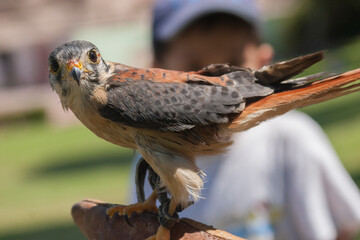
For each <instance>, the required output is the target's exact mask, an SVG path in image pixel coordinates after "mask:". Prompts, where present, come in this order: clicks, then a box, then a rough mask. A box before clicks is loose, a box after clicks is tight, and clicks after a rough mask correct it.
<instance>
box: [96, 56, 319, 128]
mask: <svg viewBox="0 0 360 240" xmlns="http://www.w3.org/2000/svg"><path fill="white" fill-rule="evenodd" d="M322 57H323V53H322V52H319V53H315V54H310V55H307V56H304V57H299V58H296V59H292V60H289V61H287V62H281V63H277V64H274V65H271V66H269V67H267V69H268V70H266V69H263V70H259V71H252V70H250V69H246V68H241V67H234V66H229V65H227V64H212V65H210V66H208V67H206V68H204V69H202V70H200V71H198V72H181V71H168V70H164V69H156V68H152V69H136V68H131V67H127V66H124V65H121V64H115V69H117V70H116V71H115V73H114V74H113V75H112V76H111V77H110V78H109V79H108V81H107V83H106V86H107V87H106V88H105V91H106V93H105V94H106V96H107V97H106V99H107V101H106V103H105V104H104V105H102V107H101V108H100V109H99V110H100V112H101V114H102V116H103V117H105V118H107V119H110V120H112V121H116V122H122V123H124V124H127V125H129V126H133V127H139V128H148V129H157V130H164V131H183V130H186V129H190V128H193V127H195V126H207V125H212V124H219V123H228V122H229V121H230V120H231V119H232V118H233V117H235V116H236V115H237V114H239V113H240V112H241V111H242V110H243V109H244V107H245V103H247V104H248V103H250V102H253V101H255V100H258V99H259V98H263V97H265V96H268V95H270V94H272V93H274V92H276V91H277V90H278V89H280V91H281V90H288V89H289V88H290V89H291V88H292V87H293V86H296V87H299V86H298V85H297V84H294V83H293V82H291V83H286V84H282V82H283V80H285V79H284V76H292V75H294V74H296V73H298V72H299V71H300V70H301V69H305V68H307V67H309V66H310V65H312V64H313V63H315V62H317V61H320V60H321V59H322ZM255 76H258V78H257V77H255ZM263 78H264V79H265V80H262V79H263ZM267 79H271V80H267ZM269 82H270V83H269ZM301 82H302V83H303V82H304V80H303V79H302V80H301ZM295 83H298V82H295ZM305 83H307V82H306V81H305Z"/></svg>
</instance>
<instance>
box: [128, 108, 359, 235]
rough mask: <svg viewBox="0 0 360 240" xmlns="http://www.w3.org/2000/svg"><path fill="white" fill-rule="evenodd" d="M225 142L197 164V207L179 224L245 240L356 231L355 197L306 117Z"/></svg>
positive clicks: (294, 115)
mask: <svg viewBox="0 0 360 240" xmlns="http://www.w3.org/2000/svg"><path fill="white" fill-rule="evenodd" d="M233 140H234V144H233V145H232V146H231V147H230V148H229V150H228V151H227V152H226V153H224V154H221V155H218V156H213V157H200V158H198V159H197V164H198V166H199V167H200V169H202V170H203V171H204V172H205V173H206V174H207V177H206V180H205V181H206V182H205V188H204V190H203V191H202V196H203V197H204V199H201V200H200V201H198V202H197V203H195V204H194V205H193V206H190V207H189V208H187V209H186V210H185V211H183V212H182V213H181V214H180V216H181V217H188V218H192V219H195V220H197V221H200V222H203V223H205V224H209V225H213V226H215V227H217V228H219V229H223V230H226V231H229V232H231V233H233V234H235V235H238V236H241V237H245V238H248V239H319V240H327V239H335V238H336V236H337V231H338V230H339V229H343V228H344V227H345V226H346V227H349V226H353V225H356V226H360V193H359V189H358V188H357V186H356V185H355V184H354V182H353V181H352V179H351V178H350V176H349V174H348V173H347V172H346V171H345V169H344V168H343V166H342V165H341V164H340V161H339V159H338V157H337V156H336V153H335V152H334V150H333V149H332V147H331V145H330V144H329V142H328V140H327V138H326V136H325V135H324V133H323V132H322V130H321V128H320V127H319V126H318V125H317V124H316V123H315V122H314V121H313V120H312V119H310V118H309V117H308V116H306V115H305V114H302V113H300V112H295V111H293V112H290V113H287V114H285V115H283V116H281V117H277V118H275V119H272V120H269V121H267V122H265V123H262V124H260V125H259V126H257V127H255V128H252V129H250V130H248V131H245V132H241V133H236V134H234V136H233ZM132 182H133V181H132ZM146 188H147V189H148V190H147V194H149V193H150V187H149V185H148V186H147V187H146ZM133 189H134V187H133ZM132 196H133V199H136V196H135V191H133V194H132Z"/></svg>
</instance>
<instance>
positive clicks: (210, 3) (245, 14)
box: [153, 0, 261, 41]
mask: <svg viewBox="0 0 360 240" xmlns="http://www.w3.org/2000/svg"><path fill="white" fill-rule="evenodd" d="M212 13H228V14H231V15H234V16H237V17H239V18H241V19H243V20H245V21H247V22H248V23H250V24H251V25H252V26H254V28H255V30H257V31H258V32H260V22H261V19H260V14H259V11H258V8H257V6H256V3H255V0H158V1H156V3H155V5H154V12H153V38H154V39H153V40H154V41H166V40H169V39H171V38H172V37H174V36H175V35H176V34H177V33H179V32H180V31H182V30H183V29H184V28H185V27H186V26H187V25H188V24H189V23H191V22H192V21H194V20H195V19H197V18H199V17H201V16H205V15H208V14H212Z"/></svg>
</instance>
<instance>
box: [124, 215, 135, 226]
mask: <svg viewBox="0 0 360 240" xmlns="http://www.w3.org/2000/svg"><path fill="white" fill-rule="evenodd" d="M124 218H125V221H126V223H127V224H128V225H129V226H130V227H134V225H132V224H131V223H130V220H129V217H128V215H127V214H124Z"/></svg>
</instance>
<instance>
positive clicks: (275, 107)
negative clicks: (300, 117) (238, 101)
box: [229, 68, 360, 132]
mask: <svg viewBox="0 0 360 240" xmlns="http://www.w3.org/2000/svg"><path fill="white" fill-rule="evenodd" d="M359 79H360V68H358V69H356V70H353V71H349V72H346V73H343V74H340V75H336V76H333V77H329V78H326V79H323V80H319V81H315V82H312V83H311V84H308V85H306V86H303V87H300V88H296V89H292V90H288V91H283V92H277V93H274V94H272V95H269V96H267V97H264V98H263V99H261V100H258V101H256V102H253V103H251V104H249V105H248V106H246V108H245V109H244V111H243V112H242V113H241V114H240V115H239V116H238V117H236V118H235V119H234V120H233V121H232V122H231V124H230V126H229V128H230V129H231V131H232V132H238V131H244V130H247V129H249V128H251V127H253V126H256V125H258V124H259V123H261V122H263V121H265V120H267V119H270V118H273V117H275V116H278V115H281V114H284V113H286V112H288V111H290V110H292V109H295V108H301V107H305V106H309V105H312V104H316V103H319V102H323V101H327V100H330V99H333V98H336V97H340V96H343V95H347V94H350V93H353V92H357V91H360V82H359V81H358V80H359Z"/></svg>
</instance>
